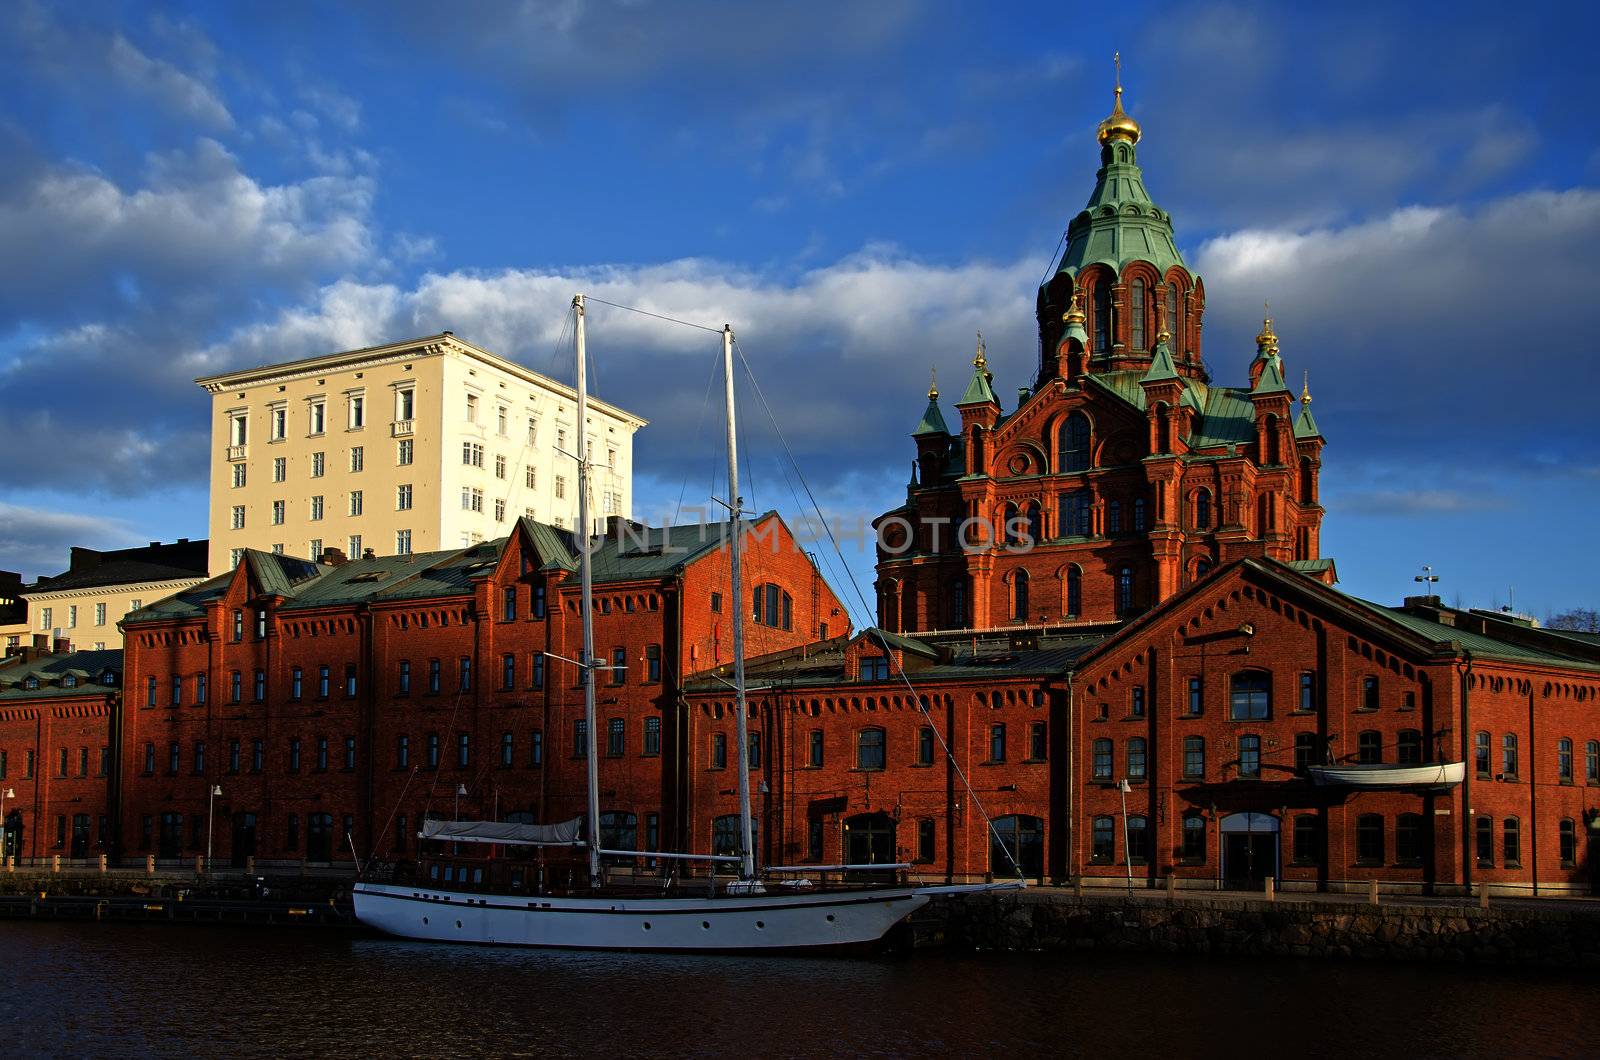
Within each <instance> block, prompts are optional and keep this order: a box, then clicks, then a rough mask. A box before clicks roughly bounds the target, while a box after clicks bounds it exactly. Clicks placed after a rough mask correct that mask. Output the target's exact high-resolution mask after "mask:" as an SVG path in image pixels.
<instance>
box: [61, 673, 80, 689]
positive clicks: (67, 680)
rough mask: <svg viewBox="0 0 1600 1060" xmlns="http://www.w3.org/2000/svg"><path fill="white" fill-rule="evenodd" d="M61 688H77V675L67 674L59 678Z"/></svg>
mask: <svg viewBox="0 0 1600 1060" xmlns="http://www.w3.org/2000/svg"><path fill="white" fill-rule="evenodd" d="M61 687H62V688H77V687H78V675H77V674H67V675H66V676H64V677H63V678H61Z"/></svg>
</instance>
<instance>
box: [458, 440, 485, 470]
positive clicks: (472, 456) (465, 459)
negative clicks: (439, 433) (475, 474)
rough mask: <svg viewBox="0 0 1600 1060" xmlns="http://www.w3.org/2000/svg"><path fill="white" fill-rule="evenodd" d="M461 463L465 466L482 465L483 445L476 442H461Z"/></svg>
mask: <svg viewBox="0 0 1600 1060" xmlns="http://www.w3.org/2000/svg"><path fill="white" fill-rule="evenodd" d="M461 463H462V464H464V465H466V466H467V467H482V466H483V446H482V445H481V444H480V443H478V442H462V443H461Z"/></svg>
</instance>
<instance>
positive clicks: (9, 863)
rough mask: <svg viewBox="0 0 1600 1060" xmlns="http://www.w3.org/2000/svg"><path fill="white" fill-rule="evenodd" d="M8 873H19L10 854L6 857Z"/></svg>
mask: <svg viewBox="0 0 1600 1060" xmlns="http://www.w3.org/2000/svg"><path fill="white" fill-rule="evenodd" d="M6 871H7V872H16V871H17V864H16V861H15V860H14V859H13V858H12V857H11V855H10V854H7V855H6Z"/></svg>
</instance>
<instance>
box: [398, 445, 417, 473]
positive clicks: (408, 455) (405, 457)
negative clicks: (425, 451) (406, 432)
mask: <svg viewBox="0 0 1600 1060" xmlns="http://www.w3.org/2000/svg"><path fill="white" fill-rule="evenodd" d="M415 454H416V447H415V443H414V442H413V441H412V440H411V439H410V438H404V439H401V441H400V442H399V444H398V445H397V446H396V447H395V461H394V462H395V463H396V464H398V465H400V466H401V467H407V466H409V465H410V464H411V461H412V460H413V459H414V457H415Z"/></svg>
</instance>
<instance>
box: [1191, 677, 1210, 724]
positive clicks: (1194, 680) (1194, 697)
mask: <svg viewBox="0 0 1600 1060" xmlns="http://www.w3.org/2000/svg"><path fill="white" fill-rule="evenodd" d="M1205 708H1206V701H1205V686H1204V684H1203V683H1202V682H1201V680H1200V678H1198V677H1191V678H1189V698H1188V715H1189V717H1191V718H1198V717H1199V716H1200V715H1201V714H1204V713H1205Z"/></svg>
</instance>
